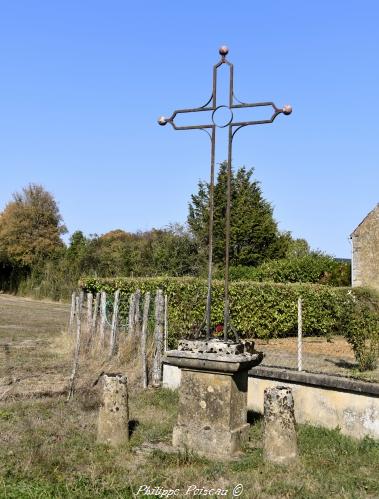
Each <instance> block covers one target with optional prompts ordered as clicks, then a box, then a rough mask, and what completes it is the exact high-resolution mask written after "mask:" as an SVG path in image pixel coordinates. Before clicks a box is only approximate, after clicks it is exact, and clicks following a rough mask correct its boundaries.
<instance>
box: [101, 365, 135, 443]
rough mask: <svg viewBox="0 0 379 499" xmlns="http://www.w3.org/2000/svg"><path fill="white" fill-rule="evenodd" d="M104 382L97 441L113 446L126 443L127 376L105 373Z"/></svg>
mask: <svg viewBox="0 0 379 499" xmlns="http://www.w3.org/2000/svg"><path fill="white" fill-rule="evenodd" d="M102 383H103V400H102V404H101V406H100V410H99V419H98V427H97V441H98V442H99V443H103V444H109V445H113V446H116V445H119V444H123V443H126V442H128V440H129V410H128V389H127V378H126V376H123V375H122V374H103V376H102Z"/></svg>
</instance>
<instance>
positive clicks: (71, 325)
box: [68, 291, 76, 334]
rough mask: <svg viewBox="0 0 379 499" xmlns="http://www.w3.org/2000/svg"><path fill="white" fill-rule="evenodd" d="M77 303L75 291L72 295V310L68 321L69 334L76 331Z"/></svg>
mask: <svg viewBox="0 0 379 499" xmlns="http://www.w3.org/2000/svg"><path fill="white" fill-rule="evenodd" d="M75 305H76V293H75V291H73V293H72V295H71V310H70V321H69V323H68V334H72V333H73V332H74V329H73V328H74V319H75Z"/></svg>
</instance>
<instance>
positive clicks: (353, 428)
mask: <svg viewBox="0 0 379 499" xmlns="http://www.w3.org/2000/svg"><path fill="white" fill-rule="evenodd" d="M180 378H181V372H180V369H179V368H178V367H176V366H172V365H169V364H164V365H163V386H164V387H165V388H170V389H177V388H178V387H179V385H180ZM278 385H280V386H283V385H285V386H287V387H289V388H291V389H292V393H293V397H294V401H295V417H296V421H297V422H298V423H308V424H312V425H315V426H322V427H324V428H330V429H333V428H340V430H341V432H342V433H344V434H345V435H349V436H351V437H354V438H359V439H361V438H364V437H366V436H367V437H371V438H374V439H377V440H379V383H368V382H364V381H356V380H352V379H350V378H343V377H341V376H329V375H322V374H313V373H306V372H297V371H292V370H286V369H280V368H275V367H271V368H270V367H264V366H258V367H254V368H253V369H251V370H250V371H249V382H248V391H247V407H248V409H249V410H251V411H254V412H258V413H260V414H263V401H264V390H265V389H266V388H270V387H274V386H278Z"/></svg>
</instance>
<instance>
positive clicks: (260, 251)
mask: <svg viewBox="0 0 379 499" xmlns="http://www.w3.org/2000/svg"><path fill="white" fill-rule="evenodd" d="M253 171H254V170H253V169H250V170H246V168H244V167H242V168H239V169H238V170H237V172H236V173H234V172H233V174H232V178H231V186H232V205H231V234H230V241H231V244H230V263H231V265H253V266H255V265H258V264H260V263H261V262H263V261H264V260H267V259H272V258H282V257H284V256H285V253H286V250H287V247H288V243H289V241H290V239H291V238H290V235H289V233H280V232H279V230H278V227H277V223H276V221H275V220H274V218H273V209H272V206H271V204H270V203H269V202H268V201H266V200H265V199H263V196H262V191H261V187H260V184H259V182H258V181H257V180H251V177H252V175H253ZM226 186H227V163H226V162H224V163H221V165H220V169H219V173H218V176H217V181H216V183H215V190H214V204H215V207H214V262H215V263H216V264H221V263H222V262H224V258H225V257H224V254H225V215H226ZM191 199H192V202H191V203H190V205H189V215H188V225H189V227H190V229H191V231H192V233H193V234H194V236H195V238H196V240H197V243H198V245H199V246H200V247H201V248H202V249H203V251H204V252H205V251H206V249H207V246H208V220H209V209H208V201H209V184H207V183H206V182H199V191H198V193H197V194H195V195H192V196H191Z"/></svg>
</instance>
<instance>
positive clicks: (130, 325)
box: [128, 293, 136, 335]
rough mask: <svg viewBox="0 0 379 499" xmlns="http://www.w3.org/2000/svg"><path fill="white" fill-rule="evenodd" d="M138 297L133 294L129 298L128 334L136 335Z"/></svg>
mask: <svg viewBox="0 0 379 499" xmlns="http://www.w3.org/2000/svg"><path fill="white" fill-rule="evenodd" d="M135 303H136V295H135V293H132V294H131V295H130V297H129V318H128V334H129V335H132V334H134V319H135V317H134V315H135Z"/></svg>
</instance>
